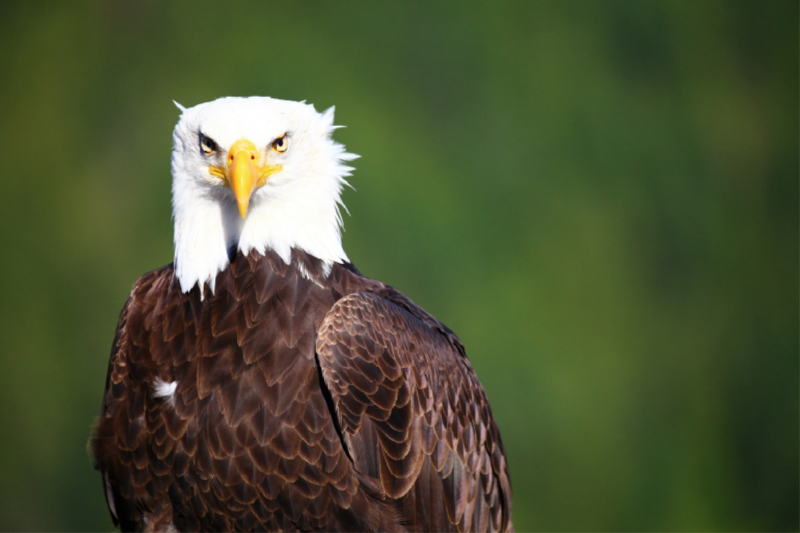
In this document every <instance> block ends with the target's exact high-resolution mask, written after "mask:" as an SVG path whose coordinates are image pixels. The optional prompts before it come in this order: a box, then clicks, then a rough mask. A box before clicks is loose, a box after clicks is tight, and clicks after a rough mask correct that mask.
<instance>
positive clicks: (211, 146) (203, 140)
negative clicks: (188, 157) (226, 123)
mask: <svg viewBox="0 0 800 533" xmlns="http://www.w3.org/2000/svg"><path fill="white" fill-rule="evenodd" d="M200 150H202V151H203V153H204V154H206V155H211V154H213V153H214V152H216V151H217V143H215V142H214V139H212V138H211V137H206V136H205V135H203V134H202V133H201V134H200Z"/></svg>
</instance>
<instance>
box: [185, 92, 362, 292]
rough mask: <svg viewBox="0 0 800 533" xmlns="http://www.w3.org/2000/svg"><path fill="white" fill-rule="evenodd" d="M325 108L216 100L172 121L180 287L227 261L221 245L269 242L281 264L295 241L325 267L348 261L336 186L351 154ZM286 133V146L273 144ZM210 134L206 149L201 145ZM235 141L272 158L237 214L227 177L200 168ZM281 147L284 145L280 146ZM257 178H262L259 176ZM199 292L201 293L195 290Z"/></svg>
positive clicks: (222, 160)
mask: <svg viewBox="0 0 800 533" xmlns="http://www.w3.org/2000/svg"><path fill="white" fill-rule="evenodd" d="M334 129H336V126H334V125H333V108H330V109H328V110H327V111H325V112H324V113H322V114H320V113H317V111H316V110H315V109H314V107H313V106H312V105H308V104H305V103H303V102H291V101H286V100H276V99H273V98H263V97H252V98H221V99H219V100H214V101H213V102H208V103H205V104H200V105H197V106H195V107H192V108H188V109H184V110H183V114H182V115H181V118H180V121H179V122H178V125H177V126H176V127H175V133H174V135H173V139H174V150H173V152H172V176H173V182H172V206H173V211H172V214H173V218H174V219H175V268H176V273H177V276H178V279H179V280H180V284H181V290H183V291H184V292H187V291H189V290H191V288H192V287H193V286H194V285H195V284H198V285H199V286H200V288H201V289H202V286H203V284H204V283H208V284H209V288H210V289H211V291H212V292H213V290H214V279H215V277H216V275H217V273H218V272H220V271H221V270H222V269H224V268H225V267H226V266H227V264H228V261H229V251H233V252H235V251H236V250H241V251H242V252H243V253H244V254H247V253H249V252H250V251H251V250H257V251H259V252H261V253H263V252H264V251H265V250H266V249H268V248H269V249H272V250H274V251H275V252H276V253H277V254H278V255H279V256H280V257H281V258H282V259H283V260H284V261H285V262H286V263H289V261H290V255H291V249H292V248H298V249H300V250H303V251H305V252H307V253H309V254H311V255H313V256H315V257H317V258H319V259H321V260H322V261H323V262H324V263H325V265H326V267H327V268H328V269H329V268H330V267H331V266H332V264H333V263H337V262H343V261H347V256H346V255H345V253H344V250H343V249H342V242H341V233H340V227H341V224H342V218H341V215H340V213H339V205H343V204H341V200H340V194H341V191H342V187H343V186H344V185H346V184H347V182H346V181H345V178H346V177H347V176H349V175H350V171H351V170H353V169H352V168H351V167H349V166H347V165H345V164H344V162H345V161H351V160H353V159H355V158H356V157H358V156H356V155H354V154H348V153H346V152H345V149H344V146H342V145H341V144H339V143H337V142H335V141H334V140H333V139H332V138H331V133H332V132H333V130H334ZM284 134H285V135H286V139H287V140H288V148H286V149H285V151H277V150H275V149H272V147H273V143H275V142H276V139H279V138H280V136H282V135H284ZM204 138H205V139H209V140H213V141H207V142H206V148H207V147H208V144H209V143H210V142H213V145H214V147H215V148H216V149H215V150H214V151H213V152H212V153H207V152H206V151H204V150H203V147H202V146H201V143H202V141H203V139H204ZM241 139H246V140H248V141H250V142H252V143H253V145H255V147H256V149H257V153H256V154H257V156H258V160H259V161H260V162H261V163H263V164H265V165H267V164H268V165H280V166H281V167H282V168H281V170H279V171H277V172H275V173H273V174H271V175H269V177H268V179H266V183H263V186H257V187H256V188H254V190H253V192H252V196H251V197H250V202H249V207H248V208H247V215H246V217H245V218H242V216H241V215H240V211H239V207H238V206H237V202H236V198H235V197H234V193H233V191H232V190H231V188H230V187H229V186H227V185H226V180H225V179H223V178H220V177H219V176H218V175H214V174H212V173H211V172H209V168H210V167H214V166H216V167H218V168H219V167H224V166H225V164H226V161H228V160H227V159H226V158H227V156H228V149H229V148H230V147H231V146H233V144H234V143H236V142H237V141H239V140H241ZM281 148H283V146H281ZM259 183H261V182H259ZM201 293H202V291H201Z"/></svg>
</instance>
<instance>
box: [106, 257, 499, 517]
mask: <svg viewBox="0 0 800 533" xmlns="http://www.w3.org/2000/svg"><path fill="white" fill-rule="evenodd" d="M200 290H201V289H200V287H199V286H195V287H194V288H193V289H192V290H191V291H189V292H186V293H184V292H182V291H181V287H180V283H179V282H178V280H177V279H176V276H175V271H174V268H173V267H172V266H171V265H170V266H167V267H164V268H162V269H160V270H157V271H154V272H151V273H149V274H146V275H145V276H143V277H142V278H141V279H140V280H139V281H138V282H137V283H136V285H135V286H134V288H133V291H132V292H131V295H130V298H129V299H128V301H127V302H126V304H125V307H124V308H123V311H122V314H121V317H120V322H119V326H118V329H117V335H116V337H115V340H114V346H113V350H112V356H111V361H110V363H109V372H108V378H107V383H106V393H105V397H104V401H103V410H102V417H101V420H100V423H99V425H98V428H97V430H96V435H95V437H94V438H93V440H92V445H93V449H94V453H95V457H96V461H97V466H98V468H99V469H100V470H101V471H102V472H103V477H104V482H105V483H106V484H107V487H108V490H107V497H108V498H109V500H110V501H109V507H110V508H111V510H112V516H113V518H114V520H115V522H118V523H119V524H120V525H121V526H122V529H123V530H140V531H141V530H145V531H161V530H167V529H170V528H172V529H177V530H179V531H264V530H268V531H300V530H302V531H323V530H328V531H331V530H334V531H377V530H381V531H403V530H408V531H433V530H437V531H509V530H511V529H512V525H511V490H510V483H509V477H508V470H507V465H506V461H505V456H504V453H503V447H502V442H501V440H500V435H499V432H498V430H497V426H496V425H495V423H494V420H493V418H492V414H491V410H490V408H489V404H488V402H487V400H486V396H485V393H484V391H483V389H482V387H481V385H480V383H479V382H478V379H477V377H476V376H475V373H474V371H473V369H472V367H471V365H470V364H469V361H468V360H467V358H466V356H465V354H464V350H463V347H462V346H461V344H460V342H459V341H458V339H457V337H456V336H455V335H454V334H453V333H452V332H451V331H450V330H448V329H447V328H446V327H445V326H444V325H442V324H441V323H440V322H438V321H436V320H435V319H434V318H433V317H431V316H430V315H428V314H427V313H425V312H424V311H423V310H422V309H421V308H419V307H418V306H416V305H415V304H414V303H413V302H411V301H410V300H408V299H407V298H405V296H403V295H402V294H401V293H399V292H397V291H395V290H394V289H392V288H390V287H388V286H386V285H384V284H382V283H379V282H376V281H373V280H369V279H367V278H364V277H363V276H361V275H360V274H359V273H358V272H357V271H356V270H355V269H354V268H352V266H350V265H343V264H334V265H333V269H332V270H331V271H328V266H327V265H325V264H324V263H323V262H322V261H321V260H319V259H316V258H314V257H313V256H311V255H309V254H307V253H305V252H301V251H298V250H293V251H292V253H291V261H290V262H289V263H286V262H285V261H284V260H283V259H282V258H281V257H280V256H278V255H277V254H276V253H274V252H272V251H270V250H267V251H266V252H265V253H264V254H263V255H262V254H261V253H259V252H258V251H252V252H250V253H249V254H247V255H245V254H243V253H241V252H239V254H238V255H237V256H236V257H235V259H234V260H233V261H232V262H231V263H230V265H229V266H228V267H227V268H225V269H224V270H223V271H221V272H220V273H219V274H217V276H216V280H215V290H214V293H213V294H209V293H206V294H204V295H201V293H200ZM201 296H203V298H201ZM172 383H174V384H175V385H174V389H170V390H172V392H171V394H170V395H165V394H164V393H163V391H164V390H166V389H165V384H172ZM160 391H162V392H160Z"/></svg>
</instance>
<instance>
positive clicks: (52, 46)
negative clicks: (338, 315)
mask: <svg viewBox="0 0 800 533" xmlns="http://www.w3.org/2000/svg"><path fill="white" fill-rule="evenodd" d="M0 28H2V31H1V32H0V43H1V47H2V50H3V53H2V54H0V71H2V72H3V81H2V83H0V96H1V98H0V113H1V116H2V121H1V122H0V146H2V149H3V153H4V154H5V161H6V163H5V165H4V168H5V170H4V171H3V185H4V187H3V192H2V194H0V224H1V225H0V228H2V229H0V250H1V251H2V257H3V260H2V261H0V323H2V325H3V334H2V335H0V380H2V387H0V403H2V405H3V409H2V412H1V414H0V427H2V428H3V437H2V439H0V457H2V459H0V477H2V479H3V483H2V485H0V529H3V530H70V531H77V530H83V531H86V530H108V529H110V528H111V522H110V519H109V516H108V513H107V511H106V509H105V502H104V500H103V495H102V489H101V482H100V477H99V475H98V474H97V473H95V472H94V471H93V470H92V468H91V465H90V461H89V459H88V456H87V453H86V451H85V443H86V440H87V437H88V434H89V426H90V424H91V423H92V421H93V417H95V416H96V415H98V414H99V409H100V397H101V394H102V390H103V386H104V380H105V374H106V364H107V360H108V353H109V348H110V345H111V341H112V338H113V333H114V329H115V326H116V321H117V316H118V313H119V310H120V308H121V306H122V304H123V302H124V301H125V298H126V296H127V293H128V291H129V290H130V287H131V285H132V284H133V282H134V281H135V279H136V278H137V277H138V276H139V275H141V274H142V273H144V272H146V271H149V270H152V269H154V268H157V267H159V266H161V265H163V264H166V263H169V262H170V261H171V256H172V227H171V221H170V174H169V158H170V150H171V146H170V145H171V131H172V127H173V125H174V123H175V122H176V120H177V116H178V111H177V109H175V107H174V106H173V104H172V99H175V100H177V101H178V102H181V103H182V104H184V105H187V106H189V105H194V104H197V103H200V102H203V101H207V100H211V99H214V98H216V97H219V96H225V95H253V94H258V95H271V96H275V97H279V98H287V99H293V100H302V99H307V100H308V101H309V102H312V103H314V104H315V105H316V106H317V109H318V110H322V109H325V108H327V107H329V106H331V105H334V104H336V105H337V123H339V124H345V125H347V126H348V129H345V130H340V131H339V132H337V135H336V136H337V138H338V139H339V140H340V141H342V142H344V143H345V144H346V145H347V146H348V148H349V149H350V150H351V151H353V152H355V153H359V154H362V156H363V157H362V159H360V160H358V161H357V162H356V166H357V171H356V173H355V175H354V176H353V177H352V179H351V183H352V185H353V186H354V187H355V189H356V191H357V192H356V191H353V190H347V191H346V192H345V194H344V201H345V202H346V204H347V206H348V207H349V211H350V214H351V215H350V216H346V217H345V218H346V220H345V223H346V227H347V232H346V233H345V235H344V241H345V248H346V249H347V250H348V253H349V255H350V258H351V259H352V260H353V261H354V262H355V264H356V265H357V266H358V267H359V268H360V269H361V270H362V271H363V272H364V273H365V274H366V275H368V276H370V277H374V278H376V279H380V280H382V281H385V282H387V283H390V284H392V285H394V286H396V287H397V288H399V289H400V290H402V291H404V292H405V293H406V294H407V295H408V296H410V297H411V298H412V299H414V300H415V301H417V302H418V303H420V304H421V305H422V306H423V307H425V308H426V309H428V310H429V311H431V312H432V313H433V314H434V315H436V316H437V317H438V318H440V319H441V320H443V321H444V322H445V323H446V324H448V325H449V326H450V327H451V328H452V329H454V330H455V331H456V332H457V333H458V334H459V335H460V337H461V339H462V340H463V341H464V344H465V345H466V346H467V352H468V354H469V356H470V358H471V359H472V361H473V364H474V366H475V368H476V369H477V371H478V374H479V376H480V377H481V379H482V381H483V383H484V385H485V387H486V390H487V392H488V395H489V398H490V400H491V401H492V406H493V409H494V413H495V416H496V417H497V420H498V422H499V424H500V428H501V430H502V433H503V437H504V440H505V444H506V448H507V452H508V456H509V460H510V465H511V474H512V482H513V486H514V519H515V522H516V525H517V529H518V530H520V531H528V530H552V531H556V530H563V531H571V530H594V531H600V530H616V531H623V530H676V531H677V530H726V531H738V530H762V531H766V530H770V531H778V530H794V531H797V529H798V527H799V524H798V501H799V500H800V494H799V493H798V446H799V445H798V431H799V427H798V419H799V418H800V414H799V413H798V405H800V403H799V401H800V400H799V397H798V379H799V378H798V376H799V374H800V368H799V363H798V355H799V354H798V303H799V302H798V290H799V288H798V262H799V261H800V257H799V252H798V241H799V236H798V220H799V218H798V181H799V180H798V169H799V168H800V163H799V162H798V143H799V139H798V125H799V123H800V122H799V121H800V119H799V117H798V94H799V89H798V4H797V2H790V1H785V2H784V1H773V2H714V1H703V2H639V1H638V0H633V1H624V2H621V1H612V2H563V3H562V2H533V1H530V2H525V1H523V2H502V1H497V0H495V1H492V2H464V1H461V2H435V3H434V2H430V3H429V2H417V3H408V2H402V3H388V2H378V3H367V2H314V3H311V2H298V3H288V4H287V3H285V2H275V3H271V2H270V3H267V2H263V3H262V2H259V3H252V4H238V3H237V4H230V5H227V6H224V4H222V3H219V2H197V1H192V2H189V1H185V2H156V1H149V2H139V1H107V2H87V3H80V2H62V3H56V2H19V3H16V4H15V3H9V2H6V3H3V4H2V7H0ZM17 163H20V164H22V163H24V165H23V166H24V167H25V168H24V169H22V170H24V172H23V171H22V170H21V169H17V168H16V167H15V166H14V165H16V164H17Z"/></svg>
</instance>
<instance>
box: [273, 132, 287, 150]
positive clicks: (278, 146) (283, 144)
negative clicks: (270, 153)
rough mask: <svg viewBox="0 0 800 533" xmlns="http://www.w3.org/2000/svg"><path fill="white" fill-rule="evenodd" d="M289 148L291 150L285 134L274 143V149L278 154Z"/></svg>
mask: <svg viewBox="0 0 800 533" xmlns="http://www.w3.org/2000/svg"><path fill="white" fill-rule="evenodd" d="M287 148H289V139H288V138H287V137H286V134H285V133H284V134H283V135H281V136H280V137H278V138H277V139H275V140H274V141H272V149H273V150H275V151H276V152H281V153H283V152H285V151H286V149H287Z"/></svg>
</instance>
